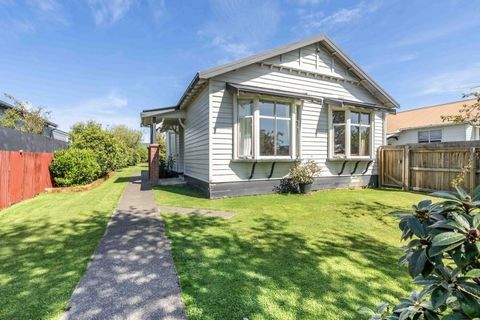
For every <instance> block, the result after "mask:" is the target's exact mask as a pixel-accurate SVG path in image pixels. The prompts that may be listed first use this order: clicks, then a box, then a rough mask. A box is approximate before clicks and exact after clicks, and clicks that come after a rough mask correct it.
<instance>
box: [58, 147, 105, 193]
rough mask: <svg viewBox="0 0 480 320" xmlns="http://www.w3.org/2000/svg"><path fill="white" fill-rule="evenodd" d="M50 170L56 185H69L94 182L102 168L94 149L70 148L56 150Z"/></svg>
mask: <svg viewBox="0 0 480 320" xmlns="http://www.w3.org/2000/svg"><path fill="white" fill-rule="evenodd" d="M50 172H51V173H52V176H53V180H54V181H55V184H56V185H58V186H66V187H68V186H76V185H82V184H87V183H90V182H92V181H93V180H95V179H97V178H98V176H99V175H100V173H101V169H100V165H99V164H98V162H97V156H96V155H95V153H94V152H93V151H92V150H82V149H78V148H68V149H65V150H59V151H56V152H55V154H54V157H53V160H52V163H50Z"/></svg>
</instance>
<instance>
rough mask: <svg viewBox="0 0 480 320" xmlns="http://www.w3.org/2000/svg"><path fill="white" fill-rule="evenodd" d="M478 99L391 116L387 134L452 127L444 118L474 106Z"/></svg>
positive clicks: (388, 118)
mask: <svg viewBox="0 0 480 320" xmlns="http://www.w3.org/2000/svg"><path fill="white" fill-rule="evenodd" d="M476 100H477V99H468V100H459V101H454V102H448V103H443V104H437V105H433V106H427V107H421V108H415V109H412V110H406V111H401V112H397V114H395V115H393V114H390V115H388V116H387V133H395V132H399V131H402V130H406V129H413V128H425V127H432V126H446V125H452V123H449V122H443V120H442V118H441V117H442V116H448V115H455V114H458V112H459V110H460V109H461V108H462V107H463V105H465V104H467V105H470V104H473V103H475V101H476Z"/></svg>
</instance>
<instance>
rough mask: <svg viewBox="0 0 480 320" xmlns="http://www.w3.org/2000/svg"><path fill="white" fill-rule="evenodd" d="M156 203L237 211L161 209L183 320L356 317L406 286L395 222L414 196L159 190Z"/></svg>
mask: <svg viewBox="0 0 480 320" xmlns="http://www.w3.org/2000/svg"><path fill="white" fill-rule="evenodd" d="M155 197H156V200H157V202H158V203H159V204H162V205H168V206H183V207H194V208H208V209H221V210H228V211H234V212H236V213H237V214H236V216H235V217H233V218H231V219H229V220H223V219H220V218H211V217H210V218H209V217H202V216H186V215H175V214H170V213H166V214H163V216H164V218H165V221H166V226H167V233H168V237H169V238H170V239H171V241H172V245H173V255H174V260H175V264H176V267H177V271H178V272H179V275H180V282H181V287H182V298H183V300H184V302H185V304H186V307H187V313H188V316H189V319H192V320H194V319H249V320H253V319H358V318H359V317H358V315H357V314H356V310H357V308H358V307H360V306H373V305H375V304H377V303H379V302H381V301H384V300H387V301H395V300H396V299H397V298H398V297H400V296H402V295H404V294H406V293H408V291H409V290H411V289H413V287H412V286H411V284H410V278H409V276H408V274H407V272H406V270H405V269H404V268H403V267H398V266H397V261H398V258H399V257H400V256H401V251H400V250H399V248H398V247H399V246H400V242H399V238H400V232H399V230H398V228H397V223H396V222H395V220H393V219H392V218H391V217H390V216H387V215H386V214H387V213H388V212H390V211H392V210H394V209H398V208H409V207H410V206H411V204H413V203H416V202H417V201H419V200H421V199H423V198H425V196H423V195H419V194H414V193H407V192H401V191H392V190H372V189H368V190H330V191H321V192H316V193H313V194H311V195H307V196H303V195H264V196H251V197H237V198H227V199H219V200H208V199H204V198H202V197H201V196H200V195H198V194H197V193H196V192H195V191H193V190H191V189H189V188H187V187H159V188H156V190H155Z"/></svg>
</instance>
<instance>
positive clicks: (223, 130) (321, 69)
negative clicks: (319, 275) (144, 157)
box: [141, 34, 399, 197]
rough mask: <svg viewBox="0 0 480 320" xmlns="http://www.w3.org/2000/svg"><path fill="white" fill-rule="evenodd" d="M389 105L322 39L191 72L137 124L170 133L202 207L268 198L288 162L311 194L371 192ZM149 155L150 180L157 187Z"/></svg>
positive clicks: (383, 93)
mask: <svg viewBox="0 0 480 320" xmlns="http://www.w3.org/2000/svg"><path fill="white" fill-rule="evenodd" d="M398 107H399V105H398V103H397V102H396V101H395V100H394V99H393V98H392V97H391V96H390V95H389V94H388V93H387V92H386V91H385V90H384V89H382V88H381V87H380V86H379V85H378V84H377V83H376V82H375V81H374V80H373V79H371V78H370V77H369V76H368V75H367V74H366V73H365V72H364V71H363V70H362V69H361V68H360V67H359V66H358V65H357V64H356V63H355V62H353V61H352V60H351V59H350V58H349V57H348V56H347V55H346V54H345V53H344V52H343V51H342V50H341V49H340V48H339V47H338V46H337V45H336V44H334V43H333V42H332V41H331V40H330V39H329V38H328V37H327V36H326V35H324V34H321V35H318V36H314V37H311V38H309V39H306V40H302V41H298V42H294V43H291V44H288V45H285V46H282V47H279V48H276V49H272V50H269V51H265V52H262V53H259V54H255V55H253V56H250V57H246V58H243V59H240V60H237V61H234V62H231V63H227V64H224V65H221V66H218V67H214V68H211V69H207V70H203V71H200V72H198V73H197V74H196V75H195V77H194V78H193V80H192V81H191V83H190V84H189V85H188V87H187V88H186V90H185V92H184V94H183V95H182V97H181V98H180V100H179V102H178V103H177V104H176V105H175V106H170V107H165V108H157V109H148V110H144V111H143V112H142V113H141V124H142V125H143V126H150V128H151V142H152V143H153V141H154V140H153V138H154V136H155V131H156V130H157V128H160V129H161V130H162V128H164V130H166V131H168V132H169V135H168V139H167V141H168V142H167V144H168V145H169V146H174V148H175V152H171V153H173V154H176V155H177V159H176V163H177V168H176V169H177V170H178V172H179V173H183V175H184V178H185V180H186V181H187V183H189V184H192V185H194V186H197V187H198V188H200V189H201V190H203V191H204V192H205V193H206V194H207V195H209V196H210V197H222V196H232V195H247V194H261V193H271V192H273V191H274V187H275V186H278V185H279V183H280V179H281V178H282V177H285V176H286V175H287V174H288V169H289V168H290V167H291V165H292V164H293V163H294V162H295V161H297V160H301V161H304V160H309V159H314V160H315V161H316V162H318V164H319V165H320V166H321V168H322V170H321V174H320V176H319V177H318V178H316V180H315V183H314V186H313V187H314V189H325V188H337V187H359V186H376V185H377V166H376V150H377V148H378V147H379V146H381V145H383V144H385V143H386V127H385V125H384V124H385V119H386V115H387V114H388V113H394V112H395V109H396V108H398ZM157 148H158V147H157V146H156V145H154V144H152V145H151V147H150V160H151V162H150V178H151V181H152V182H154V183H155V182H156V181H158V160H156V159H155V157H156V154H158V151H157Z"/></svg>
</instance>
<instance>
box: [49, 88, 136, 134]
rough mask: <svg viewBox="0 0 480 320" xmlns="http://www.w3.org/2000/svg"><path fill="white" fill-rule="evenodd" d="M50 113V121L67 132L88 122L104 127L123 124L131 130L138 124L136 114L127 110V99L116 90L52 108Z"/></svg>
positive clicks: (134, 111)
mask: <svg viewBox="0 0 480 320" xmlns="http://www.w3.org/2000/svg"><path fill="white" fill-rule="evenodd" d="M51 111H52V121H54V122H56V123H58V124H59V126H60V129H62V130H67V131H68V130H69V129H70V127H71V126H72V125H73V124H74V123H77V122H80V121H83V122H85V121H88V120H94V121H97V122H100V123H102V124H103V125H104V126H111V125H115V124H125V125H127V126H128V127H131V128H138V126H139V123H140V120H139V116H138V112H137V111H136V110H132V109H130V108H129V105H128V98H127V97H125V96H124V95H122V94H120V93H118V92H117V91H116V90H111V91H110V92H108V93H106V94H105V95H103V96H99V97H94V98H90V99H86V100H84V101H80V102H79V103H78V104H75V105H70V106H57V107H53V108H51Z"/></svg>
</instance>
